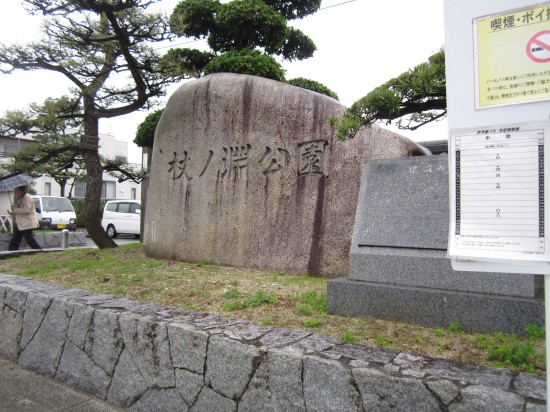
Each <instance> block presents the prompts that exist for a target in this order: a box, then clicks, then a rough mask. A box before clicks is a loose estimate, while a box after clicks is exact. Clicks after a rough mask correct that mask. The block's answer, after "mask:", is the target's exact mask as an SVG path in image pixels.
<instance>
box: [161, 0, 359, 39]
mask: <svg viewBox="0 0 550 412" xmlns="http://www.w3.org/2000/svg"><path fill="white" fill-rule="evenodd" d="M354 1H357V0H348V1H344V2H342V3H337V4H333V5H331V6H326V7H321V8H320V9H319V10H318V11H321V10H326V9H331V8H333V7H338V6H343V5H344V4H348V3H353V2H354ZM205 40H206V39H195V40H189V41H186V42H183V43H178V44H171V45H169V46H162V47H155V48H154V50H160V49H168V48H169V47H176V46H183V45H184V44H190V43H196V42H198V41H205Z"/></svg>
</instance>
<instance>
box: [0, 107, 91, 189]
mask: <svg viewBox="0 0 550 412" xmlns="http://www.w3.org/2000/svg"><path fill="white" fill-rule="evenodd" d="M66 105H71V101H70V99H69V98H67V97H62V98H60V99H46V101H45V102H44V104H43V105H38V104H36V103H33V104H31V105H30V107H29V108H28V109H26V110H14V111H8V112H6V113H5V115H4V117H3V118H0V134H1V135H3V136H10V134H11V135H12V137H16V135H17V133H21V134H24V135H25V136H29V135H31V136H32V138H33V142H32V143H31V144H29V145H27V146H25V147H24V148H23V149H21V150H20V151H19V152H17V153H16V154H15V156H14V158H13V159H12V160H11V161H10V162H9V163H4V164H2V166H1V168H2V169H3V170H6V171H9V172H21V173H24V174H27V175H30V176H33V177H38V176H41V175H43V174H45V175H48V176H51V177H52V178H53V179H54V180H55V181H56V182H57V183H58V184H59V186H60V188H61V196H65V192H66V186H67V183H68V181H69V180H70V179H74V178H75V177H76V176H78V175H81V174H82V173H83V172H82V167H83V159H82V156H81V155H80V153H78V151H77V150H76V149H78V145H79V142H78V137H77V136H76V135H75V134H74V133H71V130H72V127H73V126H75V124H74V122H73V121H72V120H71V119H67V120H65V119H62V118H61V117H58V116H57V113H58V111H62V110H63V109H62V108H63V107H64V106H66ZM68 146H70V147H74V148H75V150H66V147H68ZM38 159H49V160H48V162H39V161H38Z"/></svg>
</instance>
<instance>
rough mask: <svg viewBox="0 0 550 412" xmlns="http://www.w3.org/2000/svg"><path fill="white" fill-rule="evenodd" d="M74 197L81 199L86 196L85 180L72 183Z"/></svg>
mask: <svg viewBox="0 0 550 412" xmlns="http://www.w3.org/2000/svg"><path fill="white" fill-rule="evenodd" d="M74 197H76V198H82V199H83V198H85V197H86V182H76V184H75V185H74Z"/></svg>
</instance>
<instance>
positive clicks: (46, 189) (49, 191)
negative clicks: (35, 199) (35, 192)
mask: <svg viewBox="0 0 550 412" xmlns="http://www.w3.org/2000/svg"><path fill="white" fill-rule="evenodd" d="M51 195H52V184H51V183H50V182H46V183H44V196H51Z"/></svg>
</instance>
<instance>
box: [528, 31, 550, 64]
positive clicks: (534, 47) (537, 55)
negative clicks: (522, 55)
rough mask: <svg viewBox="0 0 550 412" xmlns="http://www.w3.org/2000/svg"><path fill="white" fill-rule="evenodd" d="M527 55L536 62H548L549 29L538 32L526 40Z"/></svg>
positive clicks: (549, 54)
mask: <svg viewBox="0 0 550 412" xmlns="http://www.w3.org/2000/svg"><path fill="white" fill-rule="evenodd" d="M525 51H526V52H527V56H528V57H529V58H530V59H531V60H533V61H534V62H537V63H548V62H550V30H544V31H541V32H538V33H537V34H535V35H534V36H533V37H531V38H530V39H529V41H528V42H527V47H526V48H525Z"/></svg>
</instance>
